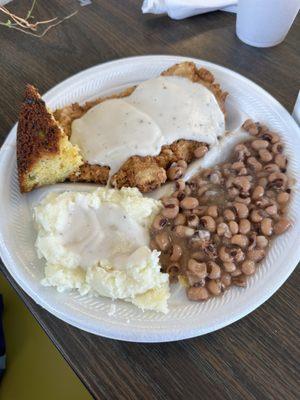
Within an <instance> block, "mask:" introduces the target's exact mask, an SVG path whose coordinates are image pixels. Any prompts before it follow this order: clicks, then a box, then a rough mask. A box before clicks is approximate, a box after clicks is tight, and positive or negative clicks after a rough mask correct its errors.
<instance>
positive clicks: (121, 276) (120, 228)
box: [34, 188, 169, 312]
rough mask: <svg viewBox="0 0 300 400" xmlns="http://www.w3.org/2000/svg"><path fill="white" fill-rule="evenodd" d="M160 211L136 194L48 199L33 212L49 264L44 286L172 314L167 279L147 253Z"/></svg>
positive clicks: (114, 192)
mask: <svg viewBox="0 0 300 400" xmlns="http://www.w3.org/2000/svg"><path fill="white" fill-rule="evenodd" d="M160 208H161V204H160V202H159V201H156V200H153V199H149V198H144V197H143V196H142V195H141V193H140V192H139V191H138V190H137V189H132V188H123V189H121V190H115V189H105V188H99V189H97V190H96V191H94V192H91V193H88V192H64V193H62V194H58V193H51V194H49V195H48V196H47V197H46V198H45V199H43V201H42V202H41V203H40V204H39V205H38V206H36V207H35V209H34V213H35V220H36V222H37V226H38V236H37V240H36V248H37V251H38V255H39V257H40V258H42V257H44V258H45V259H46V267H45V278H44V279H43V281H42V284H43V285H45V286H55V287H56V288H57V290H58V291H60V292H62V291H65V290H70V289H77V290H79V292H80V293H81V294H82V295H84V294H86V293H92V294H95V295H100V296H105V297H110V298H112V299H123V300H126V301H130V302H131V303H133V304H135V305H137V306H138V307H140V308H142V309H145V310H146V309H147V310H156V311H162V312H167V311H168V307H167V300H168V297H169V283H168V275H167V274H164V273H161V272H160V265H159V253H158V252H157V251H155V250H154V251H151V250H150V249H149V247H148V245H149V232H148V230H149V226H150V224H151V222H152V220H153V217H154V215H155V214H156V213H157V212H158V211H159V210H160Z"/></svg>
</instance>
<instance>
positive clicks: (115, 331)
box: [0, 55, 300, 342]
mask: <svg viewBox="0 0 300 400" xmlns="http://www.w3.org/2000/svg"><path fill="white" fill-rule="evenodd" d="M161 59H164V60H165V61H167V60H170V61H172V62H181V61H184V60H187V61H192V62H195V63H197V64H201V65H203V66H206V67H208V68H209V67H212V68H214V69H219V70H222V71H223V72H226V73H227V74H229V75H231V76H233V77H237V78H238V79H242V80H243V81H246V82H247V83H248V84H249V85H251V86H252V87H254V88H255V89H256V91H258V92H260V93H261V94H262V95H263V96H264V97H267V98H268V100H269V101H270V102H271V104H272V106H273V107H275V108H276V109H277V110H278V111H280V113H281V114H283V117H284V118H285V119H287V120H288V121H289V123H290V124H291V125H294V126H293V128H294V129H295V134H296V135H297V136H298V138H299V139H300V131H299V127H298V126H297V124H296V122H295V121H294V120H293V118H292V117H291V115H290V114H289V113H288V111H287V110H286V109H285V108H284V107H283V106H282V105H281V104H280V103H279V102H278V101H277V100H276V99H275V98H274V97H273V96H271V95H270V94H269V93H268V92H267V91H265V90H264V89H262V88H261V87H260V86H259V85H257V84H256V83H254V82H253V81H251V80H249V79H248V78H246V77H244V76H243V75H241V74H239V73H237V72H234V71H232V70H230V69H228V68H226V67H222V66H220V65H218V64H215V63H211V62H207V61H205V60H201V59H196V58H191V57H184V56H172V55H147V56H136V57H128V58H122V59H118V60H114V61H108V62H105V63H101V64H98V65H96V66H93V67H91V68H88V69H86V70H84V71H81V72H79V73H77V74H75V75H73V76H71V77H70V78H67V79H65V80H64V81H62V82H60V83H59V84H57V85H56V86H54V87H53V88H52V89H50V90H49V91H48V92H47V93H46V94H45V95H44V96H43V98H44V99H45V100H46V101H47V99H48V98H50V97H53V96H54V95H55V93H56V92H57V91H59V90H60V89H61V87H62V86H65V85H71V84H74V83H75V82H76V80H77V79H78V78H80V77H81V76H84V75H85V74H88V73H94V72H99V69H101V67H107V66H108V65H112V64H121V63H126V62H128V61H129V62H141V61H151V60H152V61H153V62H155V60H157V61H158V60H161ZM16 126H17V124H15V125H14V127H13V128H12V130H11V131H10V133H9V135H8V137H7V138H6V140H5V141H4V143H3V145H2V148H1V151H0V171H1V172H0V184H2V183H3V178H4V173H3V171H2V168H1V165H2V164H4V161H5V158H6V157H9V155H10V154H11V151H14V150H12V145H13V141H14V135H15V132H16ZM1 186H2V185H1ZM2 187H3V186H2ZM299 244H300V240H299ZM0 255H1V258H2V260H3V263H4V265H5V267H6V269H7V270H8V271H9V273H10V274H11V275H12V277H13V278H14V280H15V281H16V282H17V283H18V285H19V286H20V287H21V288H22V289H23V290H24V291H25V292H26V293H27V294H28V295H29V296H30V297H31V298H32V299H33V300H34V301H35V302H36V303H38V304H39V305H40V306H42V307H43V308H45V309H46V310H48V311H49V312H51V313H52V314H54V315H55V316H56V317H58V318H60V319H62V320H64V321H65V322H67V323H69V324H71V325H73V326H76V327H79V328H81V329H83V330H86V331H88V332H91V333H94V334H97V335H101V336H105V337H109V338H112V339H119V340H126V341H133V342H167V341H175V340H181V339H187V338H191V337H195V336H199V335H203V334H206V333H209V332H213V331H216V330H218V329H221V328H223V327H225V326H227V325H230V324H231V323H233V322H235V321H237V320H239V319H241V318H243V317H244V316H246V315H247V314H249V313H251V312H252V311H254V310H255V309H256V308H257V307H259V306H260V305H261V304H263V303H264V302H265V301H266V300H268V299H269V298H270V297H271V296H272V294H274V293H275V292H276V291H277V290H278V289H279V287H280V286H281V285H282V284H283V283H284V282H285V281H286V279H287V278H288V277H289V276H290V274H291V273H292V272H293V270H294V269H295V267H296V265H297V263H298V261H299V259H300V246H299V251H298V252H295V253H294V254H293V255H292V257H290V258H289V259H288V263H287V265H286V266H285V271H284V273H282V274H281V275H280V277H279V279H277V281H276V284H273V285H271V287H267V288H266V289H267V290H265V291H264V292H263V293H262V294H261V295H260V296H259V297H258V298H256V300H254V301H253V302H252V304H249V305H248V306H247V307H245V306H243V307H237V308H236V310H235V312H234V313H233V315H231V316H230V317H228V316H226V317H223V316H222V317H221V318H218V321H214V323H211V324H210V325H207V326H206V327H205V328H203V327H195V328H194V329H190V328H189V329H188V330H187V331H185V330H184V328H183V329H181V330H180V331H179V332H178V333H174V332H172V331H171V332H168V331H164V330H161V331H159V330H157V332H155V334H153V335H151V334H149V332H147V331H146V330H147V329H146V328H145V329H144V332H143V330H142V329H141V331H140V332H139V334H138V337H137V336H136V333H134V334H133V333H132V329H131V328H130V325H129V326H125V325H124V326H123V330H122V331H121V332H120V331H119V328H117V327H116V328H114V327H112V325H114V324H113V322H112V324H111V326H108V327H107V326H101V327H100V329H93V328H92V327H91V326H90V325H89V324H82V325H80V326H79V325H78V321H76V320H75V319H73V318H71V317H67V316H66V315H65V314H63V313H60V311H59V310H57V309H54V308H53V307H52V306H51V304H49V303H48V302H45V301H43V299H41V298H37V296H36V294H35V293H34V292H33V291H32V290H31V288H30V287H29V286H28V285H27V284H26V282H24V281H22V280H21V279H20V278H19V276H18V274H17V273H16V272H15V271H14V265H13V262H12V258H11V256H10V254H9V250H8V248H7V247H6V244H5V238H4V236H3V230H2V222H1V221H0ZM240 308H242V309H240Z"/></svg>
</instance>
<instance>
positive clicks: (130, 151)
mask: <svg viewBox="0 0 300 400" xmlns="http://www.w3.org/2000/svg"><path fill="white" fill-rule="evenodd" d="M224 133H225V118H224V114H223V112H222V111H221V109H220V106H219V104H218V102H217V100H216V98H215V96H214V94H213V93H212V92H211V91H210V90H209V89H207V88H206V87H205V86H203V85H201V84H199V83H194V82H191V81H190V80H189V79H187V78H182V77H177V76H165V77H162V76H161V77H158V78H155V79H150V80H148V81H145V82H142V83H141V84H139V85H138V86H137V88H136V89H135V90H134V92H133V93H132V94H131V95H130V96H128V97H124V98H122V99H111V100H106V101H104V102H102V103H100V104H98V105H96V106H94V107H93V108H91V109H90V110H89V111H88V112H87V113H86V114H84V115H83V116H82V117H81V118H79V119H76V120H74V121H73V124H72V135H71V142H72V143H73V144H77V145H78V146H79V148H80V149H81V152H82V156H83V158H84V159H85V160H86V161H87V162H89V163H90V164H100V165H108V166H110V167H111V173H114V172H116V171H117V170H118V169H119V168H120V167H121V166H122V164H123V163H124V162H125V161H126V160H127V159H128V158H129V157H131V156H133V155H139V156H146V155H150V156H154V155H157V154H159V152H160V149H161V147H162V146H163V145H166V144H171V143H173V142H174V141H176V140H178V139H186V140H197V141H199V142H205V143H208V144H215V143H217V141H218V137H220V136H223V135H224Z"/></svg>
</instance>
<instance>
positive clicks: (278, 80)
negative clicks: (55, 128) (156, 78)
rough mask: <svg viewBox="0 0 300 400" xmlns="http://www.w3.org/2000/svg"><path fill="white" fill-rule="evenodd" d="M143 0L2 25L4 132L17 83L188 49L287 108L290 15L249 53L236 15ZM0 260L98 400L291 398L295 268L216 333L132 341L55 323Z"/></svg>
mask: <svg viewBox="0 0 300 400" xmlns="http://www.w3.org/2000/svg"><path fill="white" fill-rule="evenodd" d="M21 3H22V4H21ZM38 3H39V6H38V10H37V11H36V12H35V15H39V17H41V18H46V19H47V18H49V17H51V16H53V15H57V14H59V15H62V14H65V15H66V14H68V13H69V12H70V11H72V10H73V9H74V8H75V7H78V2H77V1H75V0H73V1H63V0H60V1H58V0H52V1H51V2H48V1H46V0H45V1H42V0H40V1H39V2H38ZM140 3H141V2H139V1H134V0H127V1H120V0H109V1H105V0H103V1H101V0H98V1H96V0H93V2H92V5H90V6H87V7H82V8H80V11H79V13H78V14H77V15H76V16H74V17H73V18H71V19H70V20H69V21H65V22H64V23H63V24H62V25H60V26H58V27H56V28H55V29H53V30H52V31H51V32H49V34H48V35H47V36H46V37H44V38H43V39H36V38H33V37H30V36H26V35H24V34H22V33H19V32H16V31H12V30H9V29H6V28H2V27H0V89H1V90H0V93H1V96H0V121H1V125H0V134H1V139H2V140H3V139H4V138H5V136H6V135H7V133H8V132H9V130H10V128H11V127H12V125H13V124H14V123H15V121H16V120H17V116H18V107H19V103H20V101H21V99H22V93H23V90H24V85H25V83H26V82H31V83H33V84H35V85H36V86H37V87H38V88H39V89H40V91H41V92H45V91H47V90H48V89H50V88H51V87H52V86H53V85H55V84H57V83H58V82H60V81H61V80H63V79H65V78H67V77H69V76H71V75H73V74H74V73H76V72H78V71H81V70H83V69H85V68H87V67H90V66H93V65H95V64H98V63H102V62H104V61H107V60H112V59H116V58H120V57H127V56H133V55H139V54H178V55H186V56H194V57H198V58H202V59H205V60H209V61H212V62H215V63H217V64H221V65H224V66H225V67H228V68H231V69H233V70H235V71H237V72H240V73H241V74H243V75H245V76H246V77H248V78H250V79H252V80H253V81H255V82H256V83H258V84H259V85H261V86H262V87H263V88H265V89H266V90H268V91H269V92H270V93H271V94H272V95H273V96H274V97H275V98H277V99H278V100H279V101H280V102H281V103H282V104H283V105H284V106H285V107H286V108H287V109H288V110H289V111H292V108H293V104H294V102H295V99H296V95H297V91H298V90H299V81H298V84H297V82H296V80H297V79H298V78H299V68H300V54H299V48H300V26H299V23H300V19H299V18H298V20H297V21H296V22H295V24H294V26H293V29H292V30H291V32H290V33H289V35H288V37H287V39H286V40H285V42H284V43H282V44H281V45H279V46H277V47H275V48H270V49H256V48H254V47H249V46H247V45H245V44H243V43H241V42H240V41H239V40H238V39H237V37H236V36H235V16H234V15H231V14H228V13H221V12H216V13H211V14H207V15H204V16H197V17H194V18H190V19H186V20H183V21H172V20H170V19H169V18H167V17H164V16H152V15H142V14H141V11H140V5H141V4H140ZM28 4H29V3H28V2H26V1H22V2H20V1H18V2H17V1H16V2H13V6H14V7H13V6H12V9H14V8H15V9H18V10H19V11H20V7H21V8H22V7H23V11H24V14H25V10H26V9H27V8H26V7H27V5H28ZM58 7H59V8H58ZM1 190H5V188H1ZM1 267H2V271H3V273H4V274H5V276H6V277H7V279H8V280H9V281H10V282H11V284H12V286H13V287H14V288H15V289H16V291H17V292H18V294H19V295H20V296H21V298H22V299H23V301H24V303H25V304H26V305H27V307H28V308H29V309H30V311H31V312H32V313H33V315H34V316H35V317H36V319H37V320H38V321H39V323H40V324H41V326H42V327H43V328H44V330H45V331H46V333H47V334H48V335H49V337H50V338H51V340H52V341H53V342H54V344H55V345H56V346H57V347H58V349H59V350H60V351H61V353H62V354H63V356H64V357H65V359H66V360H67V361H68V363H69V364H70V365H71V367H72V368H73V369H74V371H75V372H76V373H77V374H78V376H79V377H80V379H82V381H83V383H84V384H85V385H86V386H87V388H88V389H89V390H90V392H91V393H92V395H93V396H94V397H95V398H97V399H176V400H178V399H185V400H189V399H198V398H201V399H203V400H206V399H207V400H210V399H214V400H215V399H220V400H224V399H243V400H244V399H259V400H263V399H280V400H281V399H282V400H283V399H284V400H290V399H296V398H297V391H298V393H299V386H298V387H297V378H298V379H299V364H298V362H299V345H298V346H297V339H299V334H298V332H299V323H297V322H299V308H298V309H297V303H299V286H300V279H299V278H300V274H299V271H298V273H297V272H294V273H293V274H292V276H291V277H290V278H289V279H288V281H287V282H286V283H285V284H284V285H283V286H282V288H281V289H280V290H279V291H278V292H277V293H276V294H275V295H274V296H272V298H271V299H270V300H269V301H267V302H266V303H265V304H264V305H263V306H261V307H260V308H259V309H258V310H256V311H255V312H253V313H252V314H251V315H249V316H247V317H246V318H243V319H242V320H241V321H239V322H236V323H235V324H233V325H231V326H228V327H227V328H224V329H222V330H220V331H218V332H215V333H212V334H209V335H206V336H203V337H198V338H195V339H191V340H185V341H181V342H174V343H165V344H164V343H162V344H134V343H126V342H120V341H116V340H109V339H104V338H101V337H96V336H94V335H92V334H89V333H86V332H83V331H80V330H78V329H76V328H73V327H72V326H70V325H67V324H66V323H64V322H62V321H60V320H58V319H57V318H55V317H54V316H52V315H51V314H49V313H48V312H47V311H45V310H43V309H41V307H39V306H38V305H36V304H35V303H34V302H33V301H32V300H31V299H30V298H29V297H28V296H27V295H26V294H25V293H24V292H23V291H22V290H21V289H20V288H19V287H18V285H17V284H16V283H15V282H14V281H13V279H12V278H11V277H10V276H9V274H8V273H7V272H6V270H5V268H4V266H3V265H2V266H1ZM297 317H298V321H297ZM45 367H46V363H45ZM16 384H17V383H16Z"/></svg>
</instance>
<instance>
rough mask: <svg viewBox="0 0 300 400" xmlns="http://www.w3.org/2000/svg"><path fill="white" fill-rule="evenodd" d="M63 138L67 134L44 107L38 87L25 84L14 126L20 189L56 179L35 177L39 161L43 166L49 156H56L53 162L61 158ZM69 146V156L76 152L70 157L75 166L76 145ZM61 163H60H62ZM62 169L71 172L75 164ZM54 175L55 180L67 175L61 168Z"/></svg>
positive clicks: (25, 189)
mask: <svg viewBox="0 0 300 400" xmlns="http://www.w3.org/2000/svg"><path fill="white" fill-rule="evenodd" d="M63 139H64V140H65V141H66V135H65V134H64V132H63V131H62V130H61V128H60V127H59V126H58V124H57V123H56V121H55V120H54V118H53V116H52V114H51V113H50V112H49V111H48V110H47V107H46V105H45V102H44V101H43V100H42V98H41V96H40V95H39V93H38V91H37V89H36V88H35V87H33V86H31V85H27V87H26V91H25V98H24V101H23V103H22V105H21V110H20V114H19V123H18V130H17V168H18V176H19V185H20V190H21V192H28V191H30V190H32V189H33V188H34V187H36V186H41V185H42V184H46V183H55V181H53V182H51V178H50V176H49V178H48V177H46V179H44V180H43V179H41V182H39V181H38V178H39V169H40V167H41V164H40V165H39V163H41V162H42V163H45V164H44V165H43V167H44V166H46V163H47V162H49V160H50V162H51V161H52V160H54V158H55V157H56V159H57V161H56V162H60V158H59V157H61V150H62V142H63ZM67 146H69V147H70V148H72V146H71V144H70V143H67ZM68 150H69V149H68V147H67V151H66V154H68V155H69V153H70V154H71V156H75V157H73V158H75V161H76V163H77V167H76V163H75V164H74V165H75V167H76V169H78V158H77V159H76V152H77V150H76V148H74V149H71V151H68ZM77 157H79V156H77ZM72 161H73V160H72ZM51 165H53V164H51ZM60 165H61V166H63V163H61V164H60ZM64 167H65V166H64ZM58 169H59V168H58ZM64 170H66V171H68V170H69V173H70V172H71V171H72V170H74V168H73V166H72V165H70V168H65V169H62V171H64ZM57 176H58V179H57V181H61V180H64V179H66V176H65V177H62V176H61V171H58V172H57ZM48 181H49V182H48Z"/></svg>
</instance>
